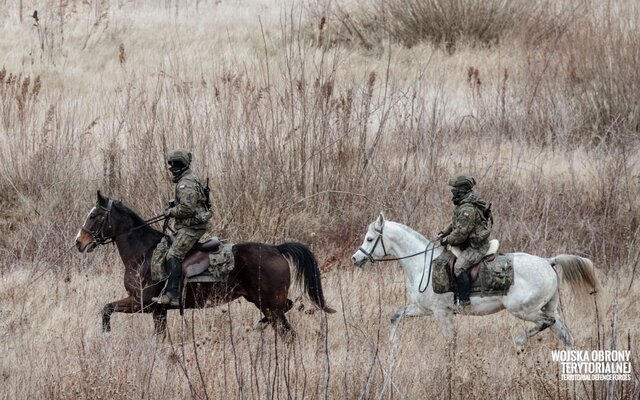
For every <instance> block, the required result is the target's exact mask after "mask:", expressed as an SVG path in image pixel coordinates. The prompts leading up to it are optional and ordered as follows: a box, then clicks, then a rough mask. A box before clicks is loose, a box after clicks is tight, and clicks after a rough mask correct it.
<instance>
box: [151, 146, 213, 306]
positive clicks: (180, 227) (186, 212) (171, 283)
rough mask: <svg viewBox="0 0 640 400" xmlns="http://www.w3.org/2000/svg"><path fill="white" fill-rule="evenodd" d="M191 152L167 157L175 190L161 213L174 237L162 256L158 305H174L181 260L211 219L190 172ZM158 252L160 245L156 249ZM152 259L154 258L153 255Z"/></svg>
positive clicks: (176, 298)
mask: <svg viewBox="0 0 640 400" xmlns="http://www.w3.org/2000/svg"><path fill="white" fill-rule="evenodd" d="M191 160H192V156H191V153H189V152H187V151H184V150H174V151H172V152H170V153H169V155H168V156H167V162H168V163H169V165H170V167H169V170H170V171H171V174H172V175H173V182H174V183H175V184H176V187H175V199H174V201H175V203H174V204H173V205H172V206H171V207H170V208H167V209H166V210H165V212H164V214H165V216H166V217H167V218H174V219H175V222H174V228H175V229H176V231H177V232H176V237H175V239H174V241H173V243H172V244H171V247H169V250H168V252H167V256H166V260H167V261H166V265H167V272H168V273H169V278H168V281H167V288H166V293H165V295H164V296H160V297H159V298H156V301H158V302H159V303H162V304H171V305H177V304H178V297H179V292H180V286H181V282H182V261H183V260H184V257H185V256H186V255H187V252H189V250H191V248H192V247H193V245H195V244H196V243H197V242H198V240H199V239H200V238H201V237H202V235H204V233H205V232H206V230H207V228H208V226H209V220H210V219H211V215H212V213H211V211H210V210H209V208H208V204H207V203H208V198H207V195H206V193H205V189H204V186H203V185H202V183H201V182H200V180H199V179H198V178H197V177H196V176H195V175H194V174H193V173H192V172H191V169H189V166H190V165H191ZM157 251H160V246H159V248H158V249H157ZM154 259H156V257H155V256H154Z"/></svg>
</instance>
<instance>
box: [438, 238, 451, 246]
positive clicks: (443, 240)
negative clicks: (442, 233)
mask: <svg viewBox="0 0 640 400" xmlns="http://www.w3.org/2000/svg"><path fill="white" fill-rule="evenodd" d="M448 244H449V243H448V242H447V238H446V237H445V238H442V239H440V245H442V246H446V245H448Z"/></svg>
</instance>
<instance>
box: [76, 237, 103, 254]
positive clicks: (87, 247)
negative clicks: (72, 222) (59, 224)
mask: <svg viewBox="0 0 640 400" xmlns="http://www.w3.org/2000/svg"><path fill="white" fill-rule="evenodd" d="M97 246H98V245H97V244H96V242H95V241H92V242H89V243H86V244H83V243H82V242H81V241H79V240H76V248H77V249H78V251H79V252H80V253H91V252H92V251H93V250H94V249H95V248H96V247H97Z"/></svg>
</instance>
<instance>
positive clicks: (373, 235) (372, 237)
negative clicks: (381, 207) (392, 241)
mask: <svg viewBox="0 0 640 400" xmlns="http://www.w3.org/2000/svg"><path fill="white" fill-rule="evenodd" d="M384 221H385V219H384V213H382V212H381V213H380V215H379V216H378V218H377V219H376V220H375V221H374V222H372V223H371V224H370V225H369V228H368V229H367V233H366V234H365V236H364V241H363V242H362V245H361V246H360V248H359V249H358V251H356V252H355V253H354V254H353V256H351V261H353V263H354V264H355V265H357V266H358V267H362V266H363V265H364V264H366V262H367V261H371V262H374V261H376V260H378V259H380V258H382V257H384V256H386V255H387V249H386V248H385V246H384V240H383V239H382V232H383V231H384Z"/></svg>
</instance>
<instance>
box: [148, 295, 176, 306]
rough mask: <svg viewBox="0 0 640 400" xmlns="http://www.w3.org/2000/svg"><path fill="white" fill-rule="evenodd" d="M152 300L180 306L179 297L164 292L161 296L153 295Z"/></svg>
mask: <svg viewBox="0 0 640 400" xmlns="http://www.w3.org/2000/svg"><path fill="white" fill-rule="evenodd" d="M151 300H152V301H155V302H156V303H158V304H163V305H167V306H174V307H178V306H179V305H180V298H179V297H169V296H167V295H166V294H162V295H161V296H159V297H152V298H151Z"/></svg>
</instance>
